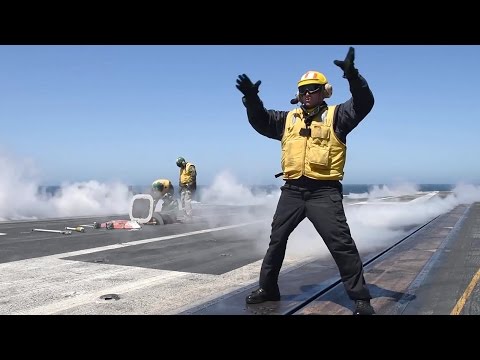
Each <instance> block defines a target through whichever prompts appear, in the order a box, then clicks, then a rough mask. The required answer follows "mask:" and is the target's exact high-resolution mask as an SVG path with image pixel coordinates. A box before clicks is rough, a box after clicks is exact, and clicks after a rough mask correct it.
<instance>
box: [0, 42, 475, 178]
mask: <svg viewBox="0 0 480 360" xmlns="http://www.w3.org/2000/svg"><path fill="white" fill-rule="evenodd" d="M352 45H353V46H354V47H355V50H356V59H355V64H356V67H357V68H358V69H359V71H360V73H361V74H362V75H363V76H364V77H365V78H366V79H367V81H368V82H369V85H370V87H371V89H372V91H373V94H374V96H375V106H374V108H373V110H372V112H371V113H370V114H369V115H368V116H367V118H366V119H365V120H364V121H363V122H362V123H360V125H359V126H358V127H357V128H356V129H355V130H354V131H353V132H352V133H351V134H350V135H349V137H348V138H347V146H348V151H347V154H348V156H347V164H346V169H345V171H346V175H345V179H344V183H345V184H355V183H373V184H377V183H378V184H383V183H385V184H388V183H394V182H399V181H408V182H412V183H458V182H468V183H480V166H479V165H478V164H477V163H478V160H477V157H478V156H480V141H479V140H478V134H479V133H480V123H479V118H480V99H479V94H480V90H479V88H478V86H479V84H480V71H479V70H478V59H480V46H428V45H416V46H399V45H392V46H383V45H370V46H355V45H354V44H352ZM347 51H348V46H346V45H341V46H323V45H312V46H280V45H276V46H261V45H255V46H244V45H232V46H223V45H217V46H203V45H197V46H193V45H181V46H180V45H178V46H173V45H172V46H166V45H156V46H139V45H134V46H106V45H96V46H84V45H73V46H41V45H36V46H6V45H2V46H0V99H1V100H0V101H1V103H0V104H1V105H0V123H1V124H2V127H1V129H2V131H1V132H0V155H2V156H3V157H4V158H7V159H9V160H8V161H12V162H14V163H22V164H23V165H22V166H23V168H25V169H28V171H31V172H32V174H34V175H32V176H36V177H37V178H38V179H39V183H41V184H45V185H47V184H48V185H53V184H60V183H62V182H73V181H89V180H98V181H100V182H105V181H120V182H122V183H124V184H135V185H143V184H150V183H151V182H152V181H153V180H154V179H156V178H162V177H165V178H170V179H172V181H173V182H174V184H176V183H177V182H178V168H177V167H176V165H175V159H176V158H177V157H178V156H183V157H185V158H186V159H187V161H191V162H193V163H194V164H195V165H197V170H198V173H199V175H198V183H199V184H200V185H211V183H212V182H213V180H214V179H215V175H216V174H218V173H220V172H221V171H224V170H227V171H229V172H230V173H231V174H232V175H233V176H234V178H235V179H237V180H238V181H239V182H240V183H242V184H279V185H280V184H281V183H282V181H281V179H275V178H274V174H276V173H278V172H280V171H281V168H280V142H278V141H275V140H271V139H268V138H266V137H263V136H261V135H260V134H258V133H256V132H255V131H254V130H253V129H252V128H251V126H250V125H249V123H248V120H247V117H246V112H245V108H244V106H243V105H242V103H241V96H242V95H241V93H240V92H239V91H238V90H237V89H236V88H235V81H236V79H237V76H238V75H239V74H242V73H246V74H247V75H248V76H249V77H250V78H251V79H252V81H254V82H255V81H257V80H262V84H261V86H260V97H261V99H262V100H263V101H264V104H265V106H266V107H267V109H276V110H290V109H291V108H292V105H290V103H289V101H290V99H291V98H292V96H293V95H294V94H295V91H296V84H297V81H298V79H299V78H300V76H301V75H302V74H303V73H305V72H306V71H307V70H318V71H321V72H323V73H324V74H325V75H326V76H327V78H328V80H329V82H330V83H331V84H332V85H333V89H334V90H333V96H332V98H330V99H328V101H327V102H328V103H329V104H338V103H340V102H344V101H346V100H347V99H348V98H349V96H350V93H349V88H348V82H347V81H346V80H345V79H343V78H342V71H341V70H340V69H339V68H338V67H336V66H335V65H334V64H333V60H335V59H339V60H343V59H344V57H345V55H346V53H347ZM12 159H13V160H12ZM15 168H18V167H15Z"/></svg>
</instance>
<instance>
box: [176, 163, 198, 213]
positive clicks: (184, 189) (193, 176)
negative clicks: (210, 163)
mask: <svg viewBox="0 0 480 360" xmlns="http://www.w3.org/2000/svg"><path fill="white" fill-rule="evenodd" d="M176 164H177V166H178V167H179V168H180V177H179V182H178V186H179V188H180V203H181V205H182V208H183V211H184V213H185V220H187V221H191V220H192V198H193V197H194V196H195V192H196V190H197V170H196V168H195V165H193V164H192V163H189V162H187V161H185V159H184V158H183V157H179V158H177V161H176Z"/></svg>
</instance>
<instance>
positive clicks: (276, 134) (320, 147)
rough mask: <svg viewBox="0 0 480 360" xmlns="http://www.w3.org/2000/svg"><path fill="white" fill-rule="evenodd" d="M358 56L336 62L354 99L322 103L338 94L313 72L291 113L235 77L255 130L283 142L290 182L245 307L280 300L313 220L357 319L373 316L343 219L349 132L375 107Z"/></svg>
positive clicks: (244, 79) (302, 83) (301, 86)
mask: <svg viewBox="0 0 480 360" xmlns="http://www.w3.org/2000/svg"><path fill="white" fill-rule="evenodd" d="M354 58H355V53H354V49H353V48H352V47H351V48H350V49H349V51H348V53H347V56H346V57H345V60H343V61H340V60H335V61H334V64H335V65H337V66H339V67H340V68H341V69H342V70H343V73H344V74H343V77H344V78H345V79H347V80H348V82H349V85H350V92H351V94H352V97H351V98H350V99H349V100H347V101H346V102H344V103H342V104H340V105H337V106H331V105H330V106H329V105H327V104H326V103H325V101H324V99H326V98H329V97H330V96H331V95H332V86H331V85H330V84H329V83H328V81H327V78H326V77H325V75H324V74H322V73H320V72H318V71H308V72H306V73H305V74H304V75H303V76H302V77H301V78H300V80H299V81H298V84H297V88H298V91H297V94H296V97H295V98H294V99H292V100H291V101H290V103H291V104H292V105H293V104H298V103H301V106H299V107H297V108H295V109H294V110H291V111H276V110H267V109H265V108H264V106H263V102H262V101H261V100H260V98H259V96H258V87H259V86H260V83H261V81H257V82H256V83H255V84H253V83H252V81H251V80H250V79H249V78H248V76H247V75H245V74H243V75H240V76H239V77H238V79H237V88H238V89H239V90H240V91H241V92H242V93H243V95H244V96H243V98H242V101H243V104H244V106H245V107H246V110H247V117H248V121H249V122H250V124H251V126H252V127H253V128H254V129H255V130H256V131H257V132H258V133H260V134H261V135H264V136H266V137H269V138H271V139H275V140H279V141H281V146H282V157H281V165H282V172H281V173H280V174H278V175H277V176H283V179H284V180H285V185H284V186H282V187H281V195H280V199H279V201H278V205H277V209H276V212H275V215H274V216H273V221H272V229H271V235H270V244H269V247H268V250H267V253H266V255H265V257H264V259H263V263H262V268H261V271H260V280H259V285H260V287H259V288H258V289H257V290H255V291H253V292H252V293H251V294H250V295H249V296H247V298H246V302H247V304H257V303H262V302H264V301H278V300H280V289H279V287H278V276H279V273H280V269H281V267H282V264H283V260H284V257H285V251H286V247H287V240H288V237H289V236H290V234H291V233H292V231H293V230H294V229H295V228H296V227H297V226H298V224H300V222H301V221H302V220H303V219H305V218H308V219H309V220H310V221H311V222H312V223H313V225H314V227H315V229H317V231H318V233H319V235H320V236H321V237H322V239H323V241H324V242H325V244H326V245H327V247H328V249H329V250H330V253H331V254H332V256H333V258H334V260H335V262H336V264H337V266H338V269H339V272H340V275H341V279H342V281H343V284H344V286H345V289H346V292H347V295H348V296H349V297H350V299H352V300H353V301H354V302H355V309H354V311H353V314H354V315H373V314H374V313H375V311H374V309H373V307H372V306H371V304H370V299H371V295H370V292H369V289H368V287H367V285H366V282H365V279H364V272H363V265H362V260H361V259H360V255H359V253H358V250H357V246H356V244H355V242H354V240H353V239H352V236H351V234H350V228H349V226H348V224H347V219H346V217H345V211H344V208H343V203H342V199H343V187H342V184H341V182H340V181H341V180H343V174H344V173H343V169H344V166H345V158H346V137H347V134H349V133H350V132H351V131H352V130H353V129H354V128H355V127H356V126H357V125H358V124H359V123H360V121H362V120H363V119H364V118H365V117H366V116H367V114H368V113H369V112H370V111H371V109H372V108H373V104H374V98H373V94H372V92H371V90H370V88H369V86H368V84H367V81H366V80H365V79H364V78H363V77H362V76H361V75H360V74H359V73H358V70H357V69H356V68H355V66H354Z"/></svg>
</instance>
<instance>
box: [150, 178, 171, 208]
mask: <svg viewBox="0 0 480 360" xmlns="http://www.w3.org/2000/svg"><path fill="white" fill-rule="evenodd" d="M174 194H175V189H174V187H173V184H172V182H171V181H170V180H167V179H157V180H155V181H154V182H153V183H152V197H153V211H155V208H156V207H157V204H158V202H159V201H160V200H163V204H162V208H161V210H160V212H163V211H170V210H172V208H173V207H174V205H175V198H174ZM173 210H174V209H173Z"/></svg>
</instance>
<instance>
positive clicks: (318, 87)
mask: <svg viewBox="0 0 480 360" xmlns="http://www.w3.org/2000/svg"><path fill="white" fill-rule="evenodd" d="M322 88H323V86H322V85H318V84H308V85H303V86H300V87H299V88H298V94H299V95H302V96H303V95H305V94H306V93H307V91H308V93H309V94H314V93H316V92H318V91H320V90H321V89H322Z"/></svg>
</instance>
